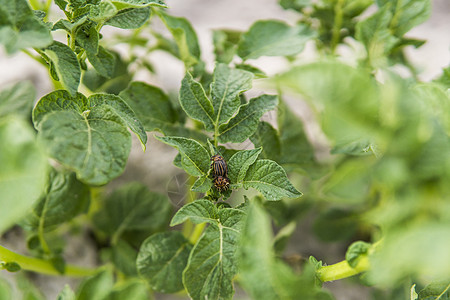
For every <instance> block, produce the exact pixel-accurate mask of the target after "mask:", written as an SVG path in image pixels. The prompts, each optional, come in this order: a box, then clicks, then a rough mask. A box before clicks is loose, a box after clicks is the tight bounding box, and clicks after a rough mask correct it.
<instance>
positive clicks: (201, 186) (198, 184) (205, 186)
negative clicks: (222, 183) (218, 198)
mask: <svg viewBox="0 0 450 300" xmlns="http://www.w3.org/2000/svg"><path fill="white" fill-rule="evenodd" d="M211 187H212V182H211V178H210V177H208V176H202V177H199V178H198V179H197V180H196V181H195V182H194V184H193V185H192V187H191V190H192V191H194V192H197V193H206V192H207V191H209V190H210V189H211Z"/></svg>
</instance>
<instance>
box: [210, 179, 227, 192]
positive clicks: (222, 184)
mask: <svg viewBox="0 0 450 300" xmlns="http://www.w3.org/2000/svg"><path fill="white" fill-rule="evenodd" d="M214 186H215V187H216V188H217V190H218V191H219V192H224V191H226V190H228V188H229V187H230V180H229V179H228V178H227V177H224V176H217V177H216V178H214Z"/></svg>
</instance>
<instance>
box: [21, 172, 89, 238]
mask: <svg viewBox="0 0 450 300" xmlns="http://www.w3.org/2000/svg"><path fill="white" fill-rule="evenodd" d="M89 201H90V189H89V187H88V186H86V185H84V184H83V183H81V182H79V181H78V180H77V179H76V177H75V174H74V173H64V172H61V173H58V172H56V171H55V170H53V171H52V172H50V174H49V178H48V187H47V191H46V192H45V193H44V194H43V195H41V198H40V199H39V200H38V201H37V202H36V204H35V205H34V207H33V210H32V212H31V213H30V214H29V216H28V217H27V218H26V219H25V220H24V226H26V228H27V229H28V230H33V231H37V230H43V231H50V230H52V229H55V227H56V226H58V225H60V224H63V223H65V222H68V221H70V220H71V219H73V218H74V217H75V216H77V215H78V214H80V213H84V212H86V211H87V209H88V207H89Z"/></svg>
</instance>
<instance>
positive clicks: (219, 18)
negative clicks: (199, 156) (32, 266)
mask: <svg viewBox="0 0 450 300" xmlns="http://www.w3.org/2000/svg"><path fill="white" fill-rule="evenodd" d="M166 2H167V4H168V5H169V6H170V13H171V14H173V15H175V16H184V17H186V18H187V19H188V20H189V21H190V22H191V23H192V25H193V27H194V28H195V30H196V31H197V35H198V37H199V41H200V46H201V49H202V57H203V59H204V60H205V61H206V62H207V67H208V68H209V69H210V70H212V68H213V60H214V57H213V48H212V43H211V41H212V31H211V30H212V29H217V28H228V29H237V30H246V29H248V28H249V27H250V25H251V24H252V23H253V22H254V21H256V20H260V19H280V20H284V21H286V22H288V23H291V24H293V23H294V22H295V21H296V18H297V17H296V14H294V13H292V12H289V11H285V10H283V9H281V7H280V6H279V5H278V4H277V1H276V0H246V1H243V0H221V1H218V0H208V1H206V0H183V1H181V0H167V1H166ZM432 3H433V11H432V16H431V18H430V19H429V20H428V21H427V22H425V23H424V24H422V25H420V26H417V27H416V28H414V29H413V30H411V31H410V32H409V33H408V34H407V36H408V37H411V38H418V39H424V40H427V43H426V44H425V45H424V46H422V47H421V48H419V49H408V50H407V55H408V57H410V59H411V61H412V63H413V64H414V65H415V66H417V67H418V68H419V70H420V74H419V78H420V79H422V80H424V81H428V80H430V79H432V78H435V77H436V76H438V75H439V74H440V73H441V70H442V68H444V67H446V66H448V65H449V63H450V1H449V0H433V1H432ZM110 30H111V29H108V31H110ZM119 51H120V49H119ZM307 51H308V50H307ZM312 56H313V54H312V55H311V57H312ZM305 57H308V55H305ZM150 60H151V61H152V63H153V64H154V66H155V69H156V72H157V77H148V76H147V75H145V74H138V77H137V78H136V79H138V80H143V81H147V82H150V83H152V84H155V85H158V86H161V87H162V88H163V89H165V90H166V91H168V90H177V89H178V87H179V85H180V81H181V78H182V76H183V66H182V65H181V64H180V63H178V62H176V61H175V60H173V59H172V58H171V57H170V56H168V55H166V54H164V53H155V54H154V55H152V56H151V58H150ZM253 63H254V64H255V65H258V66H259V67H260V68H261V69H263V70H264V71H266V72H267V73H268V74H274V73H276V72H278V71H280V70H281V69H282V68H283V67H284V66H285V63H284V60H283V59H280V58H260V59H258V60H255V61H254V62H253ZM25 79H28V80H31V81H32V82H33V83H34V85H35V86H36V88H37V93H38V95H37V96H38V98H40V97H41V96H43V95H44V94H46V93H48V92H50V91H51V90H52V86H51V83H50V81H49V79H48V74H47V71H46V70H45V69H43V68H42V67H41V66H40V65H39V64H38V63H36V62H34V61H33V60H31V59H30V58H29V57H28V56H26V55H25V54H23V53H18V54H15V55H13V56H7V55H6V53H5V52H4V49H3V48H1V49H0V89H2V87H3V86H5V85H6V84H9V83H14V82H17V81H21V80H25ZM293 109H294V111H295V112H296V113H298V114H299V115H301V116H302V118H304V119H307V118H308V116H307V113H305V110H304V109H302V106H300V105H297V106H296V105H294V106H293ZM147 148H148V150H147V151H146V152H145V153H142V150H141V147H140V145H139V144H138V141H137V140H136V139H135V140H134V141H133V149H132V152H131V155H130V159H129V162H128V165H127V168H126V171H125V173H124V174H123V176H121V177H120V178H119V179H117V180H115V181H114V182H113V185H119V184H121V183H122V182H126V181H130V180H139V181H141V182H144V183H146V184H147V185H148V186H149V187H151V188H152V189H154V190H156V191H159V192H163V193H167V194H168V196H169V197H170V198H171V199H173V201H174V204H175V205H177V204H178V201H180V198H182V195H181V193H180V192H179V190H180V186H182V185H183V180H184V179H183V176H182V172H181V171H180V170H179V169H177V168H175V167H173V166H172V159H173V157H174V156H175V154H176V151H175V150H173V149H172V148H169V147H166V146H165V145H162V144H161V143H159V142H157V141H156V140H155V139H154V138H152V135H151V134H149V144H148V145H147ZM149 170H157V175H156V176H155V173H154V171H152V172H150V171H149ZM310 224H311V222H310V220H308V219H306V220H304V221H302V222H301V223H300V224H299V226H298V227H297V230H296V232H295V234H294V236H293V239H292V241H291V243H290V244H289V246H288V250H287V252H288V253H289V254H295V253H302V254H303V255H309V254H314V255H315V256H316V257H317V258H320V259H323V260H324V261H326V262H327V263H328V264H332V263H335V262H337V261H340V260H342V259H343V253H345V252H344V251H345V249H344V247H343V245H340V244H329V245H327V247H325V248H326V249H324V247H323V244H320V243H319V242H318V241H317V240H316V239H315V238H314V237H313V236H311V235H310V234H309V233H310V232H311V230H310ZM86 239H87V237H86V236H80V237H78V238H76V239H74V240H71V241H70V246H69V247H67V253H65V256H66V258H67V260H68V261H70V263H73V264H79V265H85V266H92V265H95V264H96V258H95V254H96V253H95V251H94V249H92V248H89V246H86V242H85V240H86ZM0 244H2V245H4V246H6V247H8V248H11V249H14V250H15V251H18V252H20V253H26V250H25V246H24V244H23V236H22V233H21V232H20V230H13V231H11V232H9V233H7V234H5V235H4V236H3V237H1V238H0ZM0 276H2V277H4V276H5V275H4V272H2V274H0ZM8 277H9V278H10V276H8ZM32 279H33V281H34V282H35V283H36V284H37V285H38V286H39V287H40V289H41V290H42V291H43V292H44V293H45V295H46V296H47V298H48V299H55V298H56V294H57V293H58V292H59V291H60V290H61V289H62V287H63V285H64V283H66V282H68V283H69V284H71V285H72V286H75V285H76V283H77V281H76V280H71V279H60V278H58V279H55V278H50V279H51V280H49V278H48V277H46V276H38V275H36V276H34V275H33V276H32ZM325 287H326V288H327V289H330V290H331V291H332V292H333V294H334V295H335V297H336V299H337V300H360V299H368V298H369V288H366V287H364V286H362V285H354V284H352V279H348V280H341V281H337V282H332V283H327V284H326V285H325ZM235 298H236V299H246V298H245V296H243V294H242V293H241V292H239V291H238V292H237V294H236V297H235ZM156 299H181V298H180V297H177V296H166V295H157V297H156Z"/></svg>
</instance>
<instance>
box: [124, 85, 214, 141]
mask: <svg viewBox="0 0 450 300" xmlns="http://www.w3.org/2000/svg"><path fill="white" fill-rule="evenodd" d="M120 97H121V98H122V99H124V100H125V102H127V104H128V105H129V106H130V107H131V108H132V109H133V110H134V112H135V113H136V115H137V116H138V118H139V120H140V121H141V122H142V124H143V125H144V128H145V130H146V131H155V130H159V131H161V132H162V133H164V134H165V135H169V136H183V137H188V138H194V139H196V140H200V141H201V140H205V139H206V137H205V136H204V135H203V134H201V133H200V132H199V131H196V130H194V129H189V128H186V127H184V125H183V124H181V123H180V120H179V116H178V112H177V111H176V110H175V109H174V108H173V106H172V104H171V102H170V100H169V96H167V95H166V94H165V93H164V92H163V91H162V90H161V89H160V88H158V87H156V86H152V85H148V84H146V83H144V82H137V81H135V82H132V83H131V84H130V85H129V86H128V88H127V89H125V90H123V91H122V92H121V93H120Z"/></svg>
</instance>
